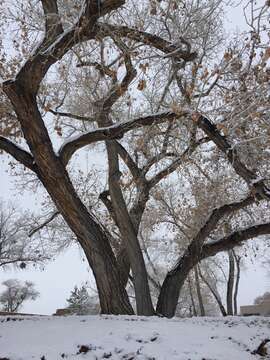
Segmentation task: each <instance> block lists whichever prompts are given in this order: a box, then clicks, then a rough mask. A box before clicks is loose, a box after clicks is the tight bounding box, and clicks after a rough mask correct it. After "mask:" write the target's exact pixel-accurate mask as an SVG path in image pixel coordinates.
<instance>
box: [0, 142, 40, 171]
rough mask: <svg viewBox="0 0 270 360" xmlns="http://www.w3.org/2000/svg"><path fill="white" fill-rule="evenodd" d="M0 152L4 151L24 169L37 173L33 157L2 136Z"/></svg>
mask: <svg viewBox="0 0 270 360" xmlns="http://www.w3.org/2000/svg"><path fill="white" fill-rule="evenodd" d="M0 150H4V151H5V152H7V153H8V154H9V155H11V156H12V157H13V158H14V159H16V160H17V161H18V162H19V163H21V164H23V165H24V166H25V167H27V168H28V169H30V170H32V171H34V172H37V167H36V166H35V164H34V158H33V156H32V155H31V154H30V153H29V152H27V151H26V150H24V149H22V148H21V147H19V146H18V145H16V144H14V143H13V142H12V141H10V140H8V139H6V138H5V137H3V136H0Z"/></svg>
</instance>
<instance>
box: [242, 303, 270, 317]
mask: <svg viewBox="0 0 270 360" xmlns="http://www.w3.org/2000/svg"><path fill="white" fill-rule="evenodd" d="M240 315H242V316H251V315H259V316H270V301H264V302H262V303H261V304H259V305H247V306H240Z"/></svg>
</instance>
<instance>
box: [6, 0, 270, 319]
mask: <svg viewBox="0 0 270 360" xmlns="http://www.w3.org/2000/svg"><path fill="white" fill-rule="evenodd" d="M249 3H250V4H251V10H252V14H253V15H252V18H251V19H252V20H251V23H250V26H251V28H252V31H251V32H250V33H249V34H248V35H247V37H246V38H241V37H239V39H237V41H236V42H234V43H233V42H232V43H231V44H229V47H227V49H226V50H225V52H224V51H223V53H222V55H221V56H218V52H219V51H221V48H220V47H219V43H220V42H222V40H223V35H222V23H221V17H222V1H215V0H212V1H205V2H204V1H203V2H200V4H199V2H193V1H173V2H171V1H169V2H166V1H162V2H161V3H157V2H155V1H153V2H150V3H146V2H142V3H141V4H139V5H138V6H135V5H134V4H132V2H124V1H122V0H106V1H102V2H101V1H95V0H85V1H70V2H61V1H57V0H41V1H40V4H39V5H37V4H36V3H34V2H33V3H32V2H28V4H24V2H22V7H21V9H19V8H18V7H14V13H13V15H14V17H13V20H14V22H15V21H16V22H17V23H16V25H19V30H18V31H19V34H20V39H21V41H22V43H18V41H17V40H16V39H13V44H14V49H13V51H12V50H9V53H8V54H6V53H5V51H4V50H3V49H5V42H6V41H8V40H10V39H7V38H6V37H4V38H5V41H3V44H2V50H3V51H2V60H3V61H2V63H3V65H1V77H2V78H3V80H4V81H3V83H2V93H1V100H2V104H1V117H2V119H1V120H2V124H3V125H2V126H1V132H2V134H3V136H1V137H0V148H1V149H2V150H3V151H5V152H7V153H8V154H9V155H11V156H13V157H14V158H15V159H16V160H17V161H18V162H20V163H21V164H23V165H24V167H25V168H27V169H28V170H30V171H31V172H33V173H34V174H35V175H36V177H37V178H38V179H39V181H40V182H41V183H42V184H43V186H44V188H45V189H46V190H47V192H48V194H49V195H50V198H51V200H52V202H53V203H54V205H55V207H56V208H57V214H60V215H61V216H62V217H63V218H64V220H65V222H66V224H67V225H68V227H69V228H70V229H71V230H72V231H73V233H74V234H75V237H76V238H77V240H78V242H79V243H80V245H81V247H82V248H83V250H84V253H85V255H86V258H87V260H88V262H89V265H90V267H91V268H92V270H93V273H94V276H95V279H96V283H97V289H98V293H99V297H100V304H101V309H102V312H104V313H115V314H132V313H133V309H132V307H131V305H130V303H129V300H128V296H127V293H126V290H125V286H126V281H127V278H128V274H129V269H130V268H131V271H132V280H133V284H134V289H135V296H136V306H137V313H138V314H139V315H152V314H154V313H155V310H154V306H153V304H152V299H151V296H150V291H149V285H148V274H147V270H146V266H145V261H144V257H143V253H142V250H141V245H140V242H139V237H138V233H139V229H140V225H141V221H142V218H143V216H144V212H145V209H146V206H147V204H148V203H149V199H151V197H154V198H159V199H160V197H162V196H161V195H160V194H158V193H159V191H157V189H158V186H159V185H160V183H161V181H163V180H165V179H166V178H167V177H168V175H170V174H172V173H173V172H175V171H176V170H179V169H181V168H182V167H183V166H187V167H188V166H189V164H190V161H194V158H195V160H196V161H198V158H199V159H200V160H201V161H202V162H203V163H205V162H208V161H209V158H207V154H208V153H209V152H211V154H212V157H211V158H210V165H209V164H207V167H208V166H210V167H211V165H212V166H213V167H214V166H215V165H214V164H215V160H217V157H215V156H216V154H217V153H218V154H219V155H218V156H219V161H220V162H221V163H223V164H224V163H225V164H226V169H227V170H226V171H224V173H225V174H226V173H228V172H231V173H232V175H231V174H230V175H231V177H232V179H233V180H232V181H231V183H230V187H232V188H233V189H234V192H231V193H230V196H228V197H224V199H223V200H224V201H222V199H220V200H221V201H219V202H217V203H216V204H217V206H215V207H213V206H210V205H213V204H211V203H210V204H209V206H208V207H207V209H205V208H202V211H201V215H204V217H203V216H202V218H201V220H200V222H197V223H196V226H195V225H194V224H193V230H195V231H193V232H190V234H189V241H188V244H187V247H186V250H185V251H184V253H181V254H180V255H179V259H178V261H177V263H176V265H175V266H174V267H173V269H172V270H171V271H169V272H168V274H167V276H166V277H165V280H164V282H163V284H162V286H161V291H160V295H159V299H158V302H157V309H156V312H158V313H160V314H163V315H165V316H173V315H174V313H175V309H176V305H177V301H178V297H179V292H180V290H181V287H182V286H183V283H184V281H185V280H186V278H187V276H188V273H189V271H190V270H191V269H192V268H193V267H194V266H195V265H197V264H198V263H199V262H200V261H202V260H203V259H205V258H207V257H209V256H213V255H215V254H216V253H218V252H220V251H224V250H230V249H232V248H233V247H235V246H237V245H240V244H242V242H243V241H245V240H248V239H250V238H254V237H257V236H259V235H265V234H269V233H270V223H269V222H268V221H265V222H263V223H259V224H258V223H256V224H255V223H254V224H252V225H251V226H250V225H247V226H245V227H244V228H243V226H241V224H240V226H237V227H234V228H233V230H232V232H231V233H229V234H226V235H225V236H222V232H219V234H220V235H221V236H220V237H218V238H217V239H215V241H212V242H208V241H207V240H209V237H210V235H211V234H212V233H213V232H214V231H215V230H216V229H217V226H218V224H219V223H220V221H221V220H223V221H224V219H226V218H227V217H228V216H232V215H234V214H235V213H237V212H238V211H240V210H241V209H244V208H247V207H252V206H253V205H254V203H257V202H262V203H263V204H265V203H266V202H267V201H268V200H269V198H270V193H269V189H268V187H267V184H266V181H265V180H264V177H266V175H267V174H268V171H269V169H268V166H267V157H266V159H265V158H263V157H260V156H258V152H260V150H262V151H263V152H264V155H265V154H266V152H265V150H267V149H268V147H267V141H266V139H267V137H268V135H267V133H268V131H269V127H267V125H266V124H267V119H268V116H269V102H268V100H269V99H268V95H267V94H268V93H267V91H268V90H267V82H268V81H269V69H268V67H267V62H268V59H269V48H267V46H266V43H267V42H265V41H264V34H265V33H267V27H266V25H265V16H266V15H265V14H266V12H267V10H268V4H267V3H266V4H265V5H264V6H262V7H261V8H260V9H259V10H258V9H256V11H255V10H254V8H253V5H254V4H253V1H250V2H249ZM134 9H135V10H136V11H134ZM254 14H255V15H254ZM7 20H8V19H7ZM41 22H42V26H41V25H40V24H41ZM5 26H6V28H5V27H4V26H2V30H3V29H5V30H6V31H8V30H9V29H10V30H13V28H12V26H14V23H12V24H10V25H9V26H10V28H8V21H7V23H6V25H5ZM3 36H4V35H3ZM240 40H241V42H240V43H239V41H240ZM223 44H224V45H225V43H224V41H223ZM30 49H31V51H30ZM13 52H14V53H15V54H16V55H14V54H13ZM257 52H260V54H258V53H257ZM18 54H19V55H18ZM13 55H14V57H13ZM69 55H70V58H69ZM215 57H216V58H217V61H214V60H213V59H214V58H215ZM22 60H24V61H22ZM164 70H165V71H164ZM58 75H59V76H58ZM11 76H12V78H9V77H11ZM81 83H84V84H83V85H84V87H82V86H80V85H81ZM138 92H139V93H140V94H143V95H144V96H143V95H138ZM134 94H135V95H136V96H137V99H134V97H135V95H134ZM76 104H77V109H78V112H77V113H74V112H70V111H68V110H70V109H74V108H76V106H75V105H76ZM61 107H63V108H64V111H60V110H59V109H60V108H61ZM49 112H50V113H52V114H53V115H55V116H56V118H55V119H54V120H53V121H54V122H55V130H56V131H57V133H58V134H59V135H62V131H65V129H66V128H67V127H66V125H65V123H61V121H60V120H59V119H62V118H63V119H66V122H67V121H69V123H68V128H69V129H73V130H72V131H73V132H75V136H71V137H70V138H68V139H67V140H66V141H65V142H63V144H62V145H61V146H60V148H59V149H58V150H57V151H56V150H55V148H54V147H55V146H56V145H55V142H54V136H53V135H52V132H51V127H50V124H49V121H48V120H47V118H48V116H47V115H48V113H49ZM75 121H76V123H75ZM78 123H80V124H81V125H80V126H78ZM89 124H90V125H89ZM82 129H84V130H85V131H83V132H82V131H81V130H82ZM21 132H22V133H21ZM127 133H129V134H128V135H125V134H127ZM20 135H22V137H23V139H24V140H25V141H26V144H27V145H28V149H26V148H21V147H20V146H18V145H16V144H15V143H14V142H13V141H12V140H11V138H12V137H15V138H17V139H18V138H19V137H20ZM127 136H128V142H125V139H127ZM101 141H102V142H104V143H105V147H106V152H107V158H108V190H106V191H105V192H103V193H102V194H101V195H100V197H101V199H102V200H103V202H104V204H105V205H106V208H107V210H108V212H109V214H110V216H111V218H112V220H113V221H114V222H115V225H116V226H117V228H118V230H119V234H120V238H121V241H120V251H119V252H118V254H117V257H116V255H115V252H114V249H113V236H112V234H109V233H108V231H105V230H104V227H103V226H101V224H100V223H99V221H97V219H96V217H95V216H94V214H93V213H92V211H89V209H87V207H86V206H85V204H84V203H83V202H82V200H81V198H80V197H79V196H78V193H77V192H76V190H75V188H74V185H73V184H72V182H71V180H70V175H69V174H70V173H69V170H68V168H67V166H68V164H69V163H70V160H71V158H72V156H73V155H74V153H75V152H77V151H78V150H80V149H82V148H84V147H86V146H88V145H91V144H92V145H93V144H96V143H97V142H101ZM253 141H256V147H257V149H254V148H252V146H250V147H248V146H247V145H249V144H250V143H252V145H253ZM53 144H54V145H53ZM213 144H214V145H215V150H213ZM245 146H246V147H248V150H249V151H250V152H251V155H252V156H253V158H252V156H250V157H248V158H247V157H245V156H243V154H245V151H246V148H245ZM216 149H218V151H216ZM196 157H197V159H196ZM120 159H122V160H121V161H122V162H123V163H124V164H125V166H126V167H127V169H128V172H129V174H128V177H129V178H131V182H130V184H131V185H130V186H131V187H133V189H135V193H136V196H134V197H133V198H132V200H133V201H132V204H131V206H129V205H130V204H128V201H127V197H126V196H125V189H126V188H128V186H126V184H123V178H124V176H123V174H122V172H121V170H122V167H121V166H122V165H121V163H120ZM171 159H172V160H171ZM252 160H253V161H252ZM263 160H264V161H263ZM196 161H195V162H196ZM256 161H257V162H258V164H257V165H258V166H257V167H256ZM197 165H198V163H197ZM199 168H200V169H201V170H202V171H203V169H202V166H199ZM155 170H156V171H155ZM261 174H263V175H264V176H263V177H262V176H261ZM191 177H192V176H191ZM194 181H195V182H196V178H195V180H194V179H193V182H194ZM160 186H161V185H160ZM183 186H184V185H183ZM216 189H218V188H212V189H211V188H210V191H211V190H212V191H213V192H215V191H216ZM208 202H209V201H208ZM198 203H199V202H198ZM183 206H184V205H183ZM264 206H265V205H264ZM252 210H254V209H253V208H252ZM195 215H196V214H195ZM237 225H239V224H238V223H237ZM223 235H224V234H223Z"/></svg>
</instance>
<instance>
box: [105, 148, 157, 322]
mask: <svg viewBox="0 0 270 360" xmlns="http://www.w3.org/2000/svg"><path fill="white" fill-rule="evenodd" d="M106 147H107V154H108V162H109V191H110V196H111V201H112V205H113V210H114V213H115V216H116V219H117V223H118V224H119V230H120V232H121V237H122V239H124V241H125V243H126V250H127V253H128V257H129V261H130V266H131V270H132V275H133V283H134V290H135V297H136V306H137V314H138V315H145V316H149V315H154V308H153V304H152V299H151V295H150V289H149V285H148V276H147V271H146V267H145V262H144V258H143V254H142V251H141V248H140V244H139V241H138V238H137V234H136V230H135V228H134V225H133V223H132V220H131V218H130V216H129V213H128V210H127V207H126V203H125V200H124V198H123V194H122V190H121V188H120V185H119V180H120V176H121V173H120V171H119V161H118V153H117V150H116V147H115V144H114V141H106Z"/></svg>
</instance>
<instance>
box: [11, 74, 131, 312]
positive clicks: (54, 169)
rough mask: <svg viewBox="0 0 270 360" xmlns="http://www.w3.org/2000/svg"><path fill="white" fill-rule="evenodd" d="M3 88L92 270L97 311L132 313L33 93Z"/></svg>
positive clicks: (112, 262) (112, 259) (41, 173)
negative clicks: (54, 146)
mask: <svg viewBox="0 0 270 360" xmlns="http://www.w3.org/2000/svg"><path fill="white" fill-rule="evenodd" d="M4 91H5V92H6V94H7V95H8V97H9V99H10V100H11V102H12V104H13V106H14V109H15V111H16V114H17V116H18V119H19V121H20V123H21V126H22V131H23V133H24V137H25V139H26V140H27V143H28V146H29V148H30V150H31V152H32V154H33V156H34V159H35V164H36V166H37V169H38V170H37V176H38V177H39V179H40V181H41V182H42V183H43V185H44V187H45V188H46V190H47V192H48V193H49V195H50V196H51V198H52V200H53V202H54V203H55V205H56V207H57V209H58V210H59V212H60V213H61V215H62V216H63V218H64V219H65V221H66V222H67V224H68V226H69V227H70V228H71V230H72V231H73V232H74V234H75V235H76V237H77V239H78V241H79V243H80V245H81V246H82V248H83V250H84V252H85V255H86V258H87V260H88V262H89V265H90V266H91V268H92V270H93V273H94V276H95V279H96V283H97V288H98V293H99V297H100V306H101V311H102V312H103V313H113V314H132V313H133V309H132V307H131V305H130V303H129V299H128V296H127V293H126V291H125V289H124V287H123V286H122V285H121V284H120V281H119V273H118V268H117V263H116V259H115V256H114V254H113V251H112V248H111V246H110V243H109V240H108V238H107V237H106V235H105V234H104V232H103V231H102V229H101V227H100V226H99V225H98V224H97V223H96V222H95V221H94V219H93V218H92V216H91V215H90V214H89V212H88V211H87V209H86V207H85V206H84V205H83V203H82V202H81V200H80V199H79V197H78V196H77V194H76V192H75V190H74V187H73V185H72V184H71V181H70V179H69V176H68V173H67V171H66V169H65V167H64V165H63V163H62V162H61V160H60V159H59V157H58V156H57V155H56V154H55V153H54V150H53V147H52V143H51V141H50V138H49V135H48V132H47V129H46V127H45V125H44V122H43V120H42V118H41V115H40V112H39V110H38V107H37V104H36V98H35V95H32V94H31V92H30V91H29V90H28V89H25V88H23V87H21V85H20V84H19V83H18V80H16V81H15V82H13V81H9V82H6V83H5V87H4Z"/></svg>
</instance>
